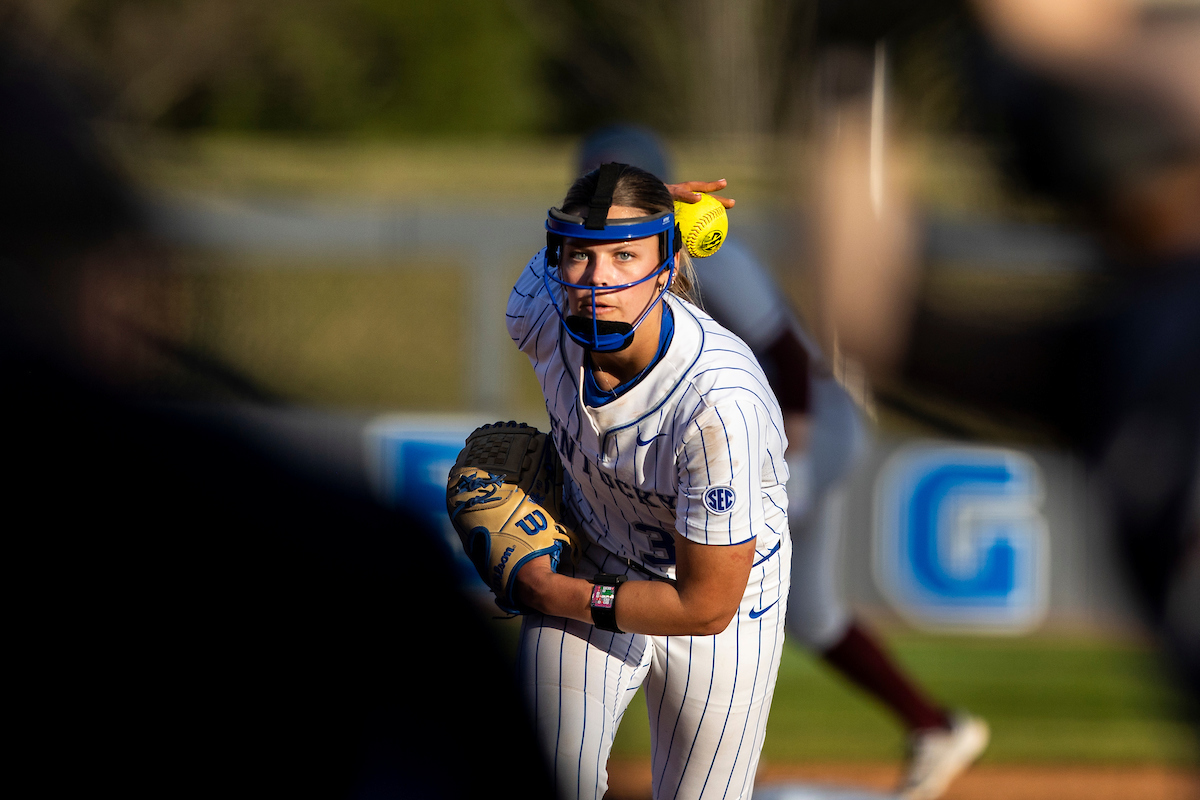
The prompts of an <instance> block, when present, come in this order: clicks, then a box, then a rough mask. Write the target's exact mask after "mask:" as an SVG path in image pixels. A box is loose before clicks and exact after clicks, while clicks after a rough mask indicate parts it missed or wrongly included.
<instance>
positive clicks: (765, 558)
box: [750, 542, 779, 567]
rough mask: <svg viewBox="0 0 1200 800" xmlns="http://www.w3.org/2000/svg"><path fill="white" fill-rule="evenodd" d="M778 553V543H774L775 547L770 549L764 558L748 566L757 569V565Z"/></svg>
mask: <svg viewBox="0 0 1200 800" xmlns="http://www.w3.org/2000/svg"><path fill="white" fill-rule="evenodd" d="M778 552H779V543H778V542H776V543H775V546H774V547H772V548H771V552H769V553H767V554H766V555H765V556H763V557H762V558H760V559H759V560H758V561H755V562H754V563H753V564H751V565H750V566H751V567H757V566H758V565H759V564H761V563H762V562H764V561H766V560H767V559H768V558H770V557H771V556H773V555H775V554H776V553H778Z"/></svg>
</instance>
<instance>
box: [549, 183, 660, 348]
mask: <svg viewBox="0 0 1200 800" xmlns="http://www.w3.org/2000/svg"><path fill="white" fill-rule="evenodd" d="M616 166H618V165H614V164H605V165H603V166H602V167H601V168H600V170H601V172H600V181H599V186H598V187H597V192H596V197H595V198H594V199H593V201H592V204H591V207H590V208H589V210H588V216H587V219H586V220H585V219H584V218H583V217H576V216H573V215H571V214H564V213H563V212H562V211H560V210H559V209H557V208H552V209H550V212H549V214H548V215H547V218H546V258H545V264H544V265H543V266H544V268H543V270H542V279H543V281H544V283H545V285H546V291H547V292H548V293H549V295H550V296H551V297H554V291H553V290H552V288H551V286H550V282H551V281H553V282H554V283H557V284H558V285H559V286H562V287H565V288H567V289H578V290H583V291H587V292H590V293H591V301H592V314H591V317H590V318H587V317H577V316H570V317H567V316H564V314H563V310H562V308H561V306H560V304H559V303H554V310H555V312H557V314H558V318H559V321H560V322H562V326H563V329H564V330H565V331H566V333H567V335H568V336H570V337H571V340H572V341H574V342H575V343H576V344H578V345H579V346H580V347H584V348H586V349H588V350H593V351H595V352H597V353H615V352H618V351H620V350H624V349H625V348H626V347H628V346H629V345H630V344H631V343H632V342H633V335H634V333H635V332H636V331H637V329H638V326H639V325H641V324H642V322H643V321H644V320H645V319H646V317H647V316H648V315H649V313H650V312H651V311H652V310H653V309H654V307H655V306H656V305H658V302H659V301H660V300H662V298H663V296H664V295H665V294H666V293H667V291H668V289H669V288H670V286H671V281H672V280H674V278H675V254H676V252H677V251H678V237H677V235H676V233H677V230H676V227H675V215H674V214H673V213H672V212H670V211H664V212H663V213H661V214H655V215H654V216H651V217H633V218H629V219H608V211H609V208H610V207H611V206H612V185H615V183H616V176H619V174H620V172H619V171H617V172H616V176H614V175H613V172H612V171H611V170H609V169H608V168H610V167H616ZM606 172H607V173H608V174H606ZM605 178H611V181H609V184H610V185H608V186H607V187H606V181H605ZM605 188H607V192H605V191H604V190H605ZM605 195H606V196H605ZM649 236H657V237H659V264H658V267H657V268H656V269H654V270H653V271H651V272H650V274H649V275H647V276H645V277H644V278H639V279H638V280H636V281H633V282H632V283H623V284H620V285H618V286H591V285H586V284H579V283H568V282H567V281H565V280H563V278H562V274H561V272H560V269H559V268H560V265H561V263H562V254H563V243H564V241H565V240H566V239H579V240H584V241H604V242H617V241H632V240H634V239H644V238H647V237H649ZM663 272H667V273H668V275H667V280H666V282H664V283H663V288H662V291H660V292H659V293H658V295H657V296H656V297H655V298H654V300H653V301H651V303H650V304H649V305H647V306H646V309H645V310H644V311H643V312H642V313H641V314H640V315H639V316H638V318H637V320H635V321H634V322H633V324H630V323H628V322H613V321H610V320H598V319H597V318H596V316H597V314H596V292H597V291H601V292H604V293H609V292H619V291H621V290H623V289H628V288H630V287H632V286H637V285H638V284H641V283H645V282H646V281H648V280H653V279H654V278H657V277H658V276H659V275H661V274H663Z"/></svg>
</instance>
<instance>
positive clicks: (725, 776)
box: [520, 537, 791, 800]
mask: <svg viewBox="0 0 1200 800" xmlns="http://www.w3.org/2000/svg"><path fill="white" fill-rule="evenodd" d="M781 549H782V552H777V553H775V554H774V555H773V556H772V557H771V558H770V559H768V560H767V561H766V562H764V563H762V564H760V565H758V566H756V567H755V568H754V569H753V570H752V571H751V579H750V582H749V584H748V586H747V591H746V594H745V595H744V596H743V598H742V603H741V607H740V608H739V609H738V613H737V615H736V616H735V617H734V619H733V621H732V622H731V623H730V624H729V627H728V628H727V629H726V630H725V631H723V632H722V633H719V634H717V635H715V636H644V635H640V634H628V633H623V634H616V633H610V632H608V631H602V630H600V629H598V628H596V627H594V626H592V625H588V624H585V623H582V622H577V621H574V620H568V619H564V618H562V617H547V616H544V615H541V614H529V615H527V616H526V617H525V619H524V624H523V626H522V629H521V663H520V666H521V679H522V683H523V686H524V689H525V691H526V693H527V696H528V697H529V701H530V703H531V708H532V712H533V716H534V719H535V721H536V724H537V728H538V736H539V738H540V739H541V741H542V745H543V747H544V748H545V750H546V753H547V757H548V761H549V764H550V766H551V769H552V771H553V774H554V779H555V782H556V784H557V786H558V791H559V796H560V797H561V798H564V800H567V799H569V798H581V800H582V799H583V798H594V799H595V800H599V799H600V798H602V797H603V796H604V792H605V791H606V790H607V789H608V769H607V764H608V756H609V752H610V750H611V749H612V743H613V737H614V736H615V734H616V731H617V726H618V725H619V724H620V722H621V718H622V716H624V714H625V709H626V708H627V707H628V705H629V701H630V700H631V699H632V698H633V695H634V693H635V692H636V691H637V689H638V687H639V686H641V687H644V689H645V692H646V705H647V710H648V712H649V714H650V742H651V745H650V746H651V762H652V772H653V786H654V797H655V800H667V798H689V799H691V798H695V799H696V800H700V799H701V798H703V799H704V800H709V798H712V799H713V800H718V799H723V800H733V799H734V798H749V797H750V793H751V790H752V789H753V782H754V774H755V771H756V770H757V768H758V757H759V753H760V752H761V750H762V744H763V735H764V733H765V732H766V725H767V714H768V712H769V710H770V706H771V696H772V694H773V693H774V691H775V679H776V677H777V675H778V672H779V658H780V654H781V653H782V650H783V629H784V617H785V614H786V604H787V590H788V576H789V572H790V564H791V557H790V552H788V551H789V550H790V544H789V543H788V540H787V538H786V537H785V538H784V540H783V547H782V548H781ZM597 571H598V570H597ZM585 572H586V567H581V568H580V570H578V574H580V575H583V574H585ZM593 574H594V573H593ZM640 577H641V576H639V575H638V573H636V572H633V573H631V574H630V575H629V578H630V580H637V579H639V578H640ZM618 602H619V599H618ZM764 608H765V609H766V610H765V612H764V613H759V612H760V611H762V610H763V609H764Z"/></svg>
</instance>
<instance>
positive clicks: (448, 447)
mask: <svg viewBox="0 0 1200 800" xmlns="http://www.w3.org/2000/svg"><path fill="white" fill-rule="evenodd" d="M474 429H475V421H474V420H471V421H464V422H463V423H462V424H461V425H457V426H452V425H445V424H430V423H426V422H423V421H421V420H413V421H404V422H398V423H394V424H393V423H392V422H391V421H390V420H387V419H383V420H380V421H378V422H376V423H374V424H372V425H370V426H369V427H368V429H367V441H368V452H369V462H368V463H369V468H368V469H369V476H370V479H371V483H372V487H373V489H374V490H375V492H376V493H377V494H378V496H379V498H380V499H381V500H382V501H383V502H384V503H385V504H386V505H388V506H391V507H394V508H403V509H404V510H405V511H407V512H409V513H411V514H414V515H415V516H418V517H420V518H421V520H422V521H423V522H424V523H425V524H426V525H428V526H429V528H430V529H431V530H432V531H436V532H437V533H439V534H440V536H438V540H439V543H440V544H441V545H442V546H443V547H444V548H445V550H446V552H447V553H448V554H449V555H450V556H451V557H452V558H453V560H454V565H455V572H456V573H457V577H458V579H459V582H460V585H461V586H462V587H463V588H464V589H469V590H475V589H480V590H482V589H484V584H483V582H482V581H481V580H480V578H479V574H478V573H477V572H476V570H475V566H474V565H473V564H472V563H471V560H470V559H469V558H468V557H467V555H466V553H465V552H464V550H463V546H462V543H461V542H460V541H459V537H458V533H457V532H455V530H454V526H453V525H452V524H451V523H450V517H449V515H448V514H447V513H446V478H447V476H448V475H449V474H450V469H451V468H452V467H453V466H454V462H455V460H456V459H457V458H458V453H459V451H460V450H462V447H463V443H464V442H465V441H466V438H467V436H468V434H470V433H471V431H473V430H474ZM489 478H490V476H489ZM481 488H482V487H481ZM483 502H486V500H484V501H483Z"/></svg>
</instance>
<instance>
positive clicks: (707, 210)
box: [675, 194, 729, 258]
mask: <svg viewBox="0 0 1200 800" xmlns="http://www.w3.org/2000/svg"><path fill="white" fill-rule="evenodd" d="M675 222H676V223H677V224H678V225H679V232H680V233H681V234H682V236H683V246H684V247H686V248H687V251H688V255H690V256H692V257H693V258H704V257H705V256H711V255H712V254H713V253H715V252H717V251H718V250H720V249H721V245H722V244H724V243H725V237H726V236H728V235H729V217H727V216H725V206H723V205H721V203H720V202H719V201H718V200H717V199H716V198H715V197H712V196H711V195H707V194H701V195H700V200H699V202H696V203H683V202H680V201H679V200H676V201H675Z"/></svg>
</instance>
